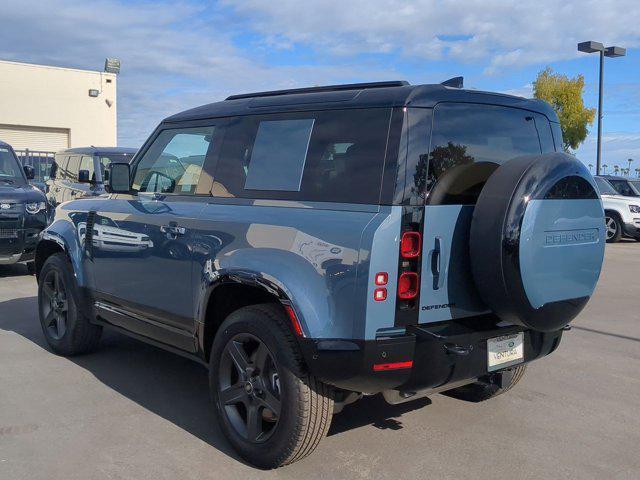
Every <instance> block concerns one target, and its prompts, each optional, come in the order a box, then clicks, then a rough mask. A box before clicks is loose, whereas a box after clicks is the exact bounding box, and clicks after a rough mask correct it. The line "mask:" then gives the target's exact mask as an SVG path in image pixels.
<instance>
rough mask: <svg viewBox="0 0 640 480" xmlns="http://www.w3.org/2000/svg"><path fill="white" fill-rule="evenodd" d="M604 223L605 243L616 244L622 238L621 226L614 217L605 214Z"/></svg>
mask: <svg viewBox="0 0 640 480" xmlns="http://www.w3.org/2000/svg"><path fill="white" fill-rule="evenodd" d="M604 222H605V226H606V232H607V243H618V242H619V241H620V239H621V238H622V225H620V221H619V220H618V218H617V217H616V216H615V215H613V214H611V213H606V214H605V217H604Z"/></svg>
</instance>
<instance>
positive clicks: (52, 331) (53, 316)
mask: <svg viewBox="0 0 640 480" xmlns="http://www.w3.org/2000/svg"><path fill="white" fill-rule="evenodd" d="M42 282H43V286H42V292H43V294H44V295H42V296H41V298H40V307H41V309H42V314H43V318H44V325H45V327H46V329H47V331H48V332H49V335H51V337H52V338H54V339H55V340H60V339H61V338H62V337H63V336H64V334H65V332H66V331H67V315H68V311H69V303H68V301H67V289H66V287H65V284H64V280H63V278H62V274H61V273H60V272H58V271H57V270H50V271H48V272H47V274H46V275H45V277H44V279H43V280H42Z"/></svg>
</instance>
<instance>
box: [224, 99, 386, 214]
mask: <svg viewBox="0 0 640 480" xmlns="http://www.w3.org/2000/svg"><path fill="white" fill-rule="evenodd" d="M390 118H391V109H387V108H371V109H354V110H331V111H321V112H297V113H288V114H269V115H254V116H248V117H238V118H235V119H232V120H230V121H229V123H228V125H227V127H226V131H225V135H224V141H223V145H222V149H221V152H220V158H219V161H218V164H217V167H216V171H215V175H214V186H213V190H212V193H213V195H214V196H220V197H239V198H252V199H281V200H299V201H302V200H306V201H322V202H338V203H363V204H376V203H378V202H379V200H380V188H381V182H382V174H383V169H384V163H385V152H386V145H387V136H388V131H389V121H390Z"/></svg>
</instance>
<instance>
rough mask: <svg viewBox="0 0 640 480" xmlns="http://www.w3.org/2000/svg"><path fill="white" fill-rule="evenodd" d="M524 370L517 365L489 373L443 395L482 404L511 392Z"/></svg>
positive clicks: (524, 366)
mask: <svg viewBox="0 0 640 480" xmlns="http://www.w3.org/2000/svg"><path fill="white" fill-rule="evenodd" d="M526 368H527V366H526V365H519V366H517V367H514V368H509V369H507V370H503V371H501V372H497V373H491V374H489V375H486V376H485V377H482V378H480V379H479V380H478V381H477V382H475V383H470V384H469V385H463V386H462V387H458V388H454V389H453V390H448V391H446V392H443V393H444V395H447V396H449V397H453V398H457V399H459V400H466V401H468V402H483V401H485V400H489V399H490V398H493V397H497V396H498V395H502V394H503V393H505V392H508V391H509V390H511V389H512V388H513V387H514V386H515V384H516V383H518V382H519V381H520V380H521V379H522V377H523V376H524V372H525V370H526Z"/></svg>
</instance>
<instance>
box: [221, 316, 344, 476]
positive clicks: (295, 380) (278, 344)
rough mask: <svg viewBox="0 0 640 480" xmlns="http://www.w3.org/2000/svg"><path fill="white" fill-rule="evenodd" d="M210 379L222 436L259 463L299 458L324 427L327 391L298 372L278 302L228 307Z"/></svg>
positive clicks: (277, 463) (328, 412)
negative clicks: (229, 312)
mask: <svg viewBox="0 0 640 480" xmlns="http://www.w3.org/2000/svg"><path fill="white" fill-rule="evenodd" d="M209 379H210V386H211V394H212V399H213V403H214V408H215V409H216V413H217V416H218V418H220V425H221V428H222V430H223V431H224V433H225V435H226V437H227V438H228V439H229V441H230V442H231V443H232V444H233V446H234V447H235V448H236V450H237V451H238V452H239V453H240V455H241V456H242V457H243V458H245V459H246V460H247V461H249V462H251V463H252V464H254V465H257V466H259V467H261V468H276V467H279V466H281V465H286V464H290V463H293V462H295V461H297V460H300V459H302V458H304V457H305V456H307V455H309V454H310V453H311V452H313V451H314V450H315V448H316V447H317V446H318V443H319V442H320V440H321V439H322V438H323V437H324V436H325V435H326V433H327V431H328V430H329V426H330V424H331V416H332V413H333V396H332V391H331V389H330V387H329V386H327V385H325V384H323V383H322V382H320V381H319V380H318V379H316V378H315V377H313V376H311V375H308V374H307V373H305V372H304V369H303V365H302V359H301V355H300V352H299V350H298V346H297V344H296V341H295V339H294V337H293V335H292V334H291V332H290V330H289V328H288V326H287V323H286V317H285V315H284V312H283V311H282V307H280V306H279V305H275V304H263V305H254V306H249V307H245V308H241V309H239V310H237V311H235V312H234V313H232V314H231V315H229V317H228V318H227V319H226V320H225V321H224V323H223V324H222V326H221V327H220V330H219V332H218V334H217V335H216V338H215V339H214V342H213V346H212V349H211V361H210V369H209Z"/></svg>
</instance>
